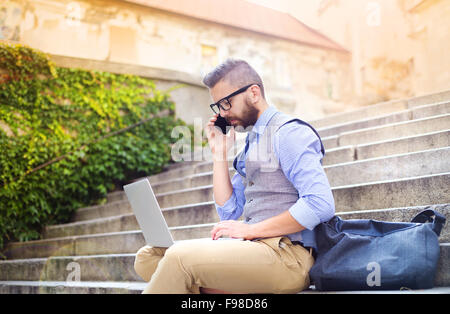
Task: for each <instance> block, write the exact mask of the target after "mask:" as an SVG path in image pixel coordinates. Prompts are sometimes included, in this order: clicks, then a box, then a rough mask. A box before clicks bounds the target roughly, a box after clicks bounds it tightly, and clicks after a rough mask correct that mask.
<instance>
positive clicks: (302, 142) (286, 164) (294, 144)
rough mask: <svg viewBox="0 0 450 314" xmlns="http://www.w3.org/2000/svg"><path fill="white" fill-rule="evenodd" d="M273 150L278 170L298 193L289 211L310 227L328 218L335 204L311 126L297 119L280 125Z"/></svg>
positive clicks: (318, 145) (301, 222)
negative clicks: (279, 169) (278, 164)
mask: <svg viewBox="0 0 450 314" xmlns="http://www.w3.org/2000/svg"><path fill="white" fill-rule="evenodd" d="M274 152H275V154H276V156H278V159H279V162H280V166H281V169H282V171H283V173H284V174H285V176H286V178H287V179H288V180H289V181H290V182H291V183H292V184H293V185H294V187H295V188H296V190H297V191H298V194H299V199H298V201H297V202H296V203H295V204H294V205H293V206H291V208H290V209H289V213H290V214H291V215H292V217H293V218H294V219H295V220H296V221H297V222H298V223H299V224H301V225H302V226H303V227H305V228H306V229H308V230H313V229H314V228H315V227H316V226H317V225H318V224H319V223H321V222H325V221H328V220H330V219H331V218H332V217H333V216H334V213H335V204H334V198H333V194H332V192H331V187H330V184H329V182H328V178H327V176H326V174H325V171H324V169H323V167H322V164H321V160H322V158H323V155H322V152H321V145H320V140H319V138H318V137H317V135H316V134H315V133H314V132H313V131H312V129H311V128H310V127H308V126H306V125H303V124H300V123H299V122H290V123H288V124H286V125H284V126H282V127H281V128H280V129H279V131H278V132H277V133H276V136H275V138H274Z"/></svg>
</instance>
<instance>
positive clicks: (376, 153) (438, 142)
mask: <svg viewBox="0 0 450 314" xmlns="http://www.w3.org/2000/svg"><path fill="white" fill-rule="evenodd" d="M449 146H450V130H445V131H438V132H431V133H425V134H420V135H415V136H408V137H403V138H399V139H394V140H387V141H381V142H373V143H368V144H361V145H348V146H343V147H336V148H332V149H328V150H326V153H325V157H324V158H323V161H322V164H323V166H329V165H335V164H339V163H345V162H351V161H357V160H365V159H370V158H377V157H388V156H391V155H397V154H406V153H414V152H418V151H423V150H429V149H434V148H441V147H449Z"/></svg>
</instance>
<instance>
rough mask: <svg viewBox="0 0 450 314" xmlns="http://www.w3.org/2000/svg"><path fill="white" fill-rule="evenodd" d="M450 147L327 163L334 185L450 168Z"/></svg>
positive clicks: (366, 181)
mask: <svg viewBox="0 0 450 314" xmlns="http://www.w3.org/2000/svg"><path fill="white" fill-rule="evenodd" d="M449 160H450V147H444V148H436V149H431V150H426V151H421V152H415V153H407V154H399V155H392V156H389V157H378V158H372V159H366V160H361V161H352V162H348V163H342V164H336V165H332V166H325V167H324V170H325V173H326V175H327V177H328V181H329V182H330V185H331V186H332V187H334V186H342V185H349V184H358V183H368V182H374V181H384V180H394V179H402V178H408V177H419V176H424V175H432V174H438V173H444V172H448V171H450V162H449Z"/></svg>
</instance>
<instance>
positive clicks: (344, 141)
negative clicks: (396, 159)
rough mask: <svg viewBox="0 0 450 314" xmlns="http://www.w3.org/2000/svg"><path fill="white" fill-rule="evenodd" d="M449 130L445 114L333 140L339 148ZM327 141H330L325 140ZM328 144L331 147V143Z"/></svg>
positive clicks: (448, 118) (359, 131)
mask: <svg viewBox="0 0 450 314" xmlns="http://www.w3.org/2000/svg"><path fill="white" fill-rule="evenodd" d="M448 129H450V114H443V115H439V116H433V117H427V118H423V119H417V120H412V121H405V122H398V123H393V124H387V125H383V126H378V127H372V128H367V129H363V130H356V131H349V132H343V133H341V134H340V135H339V136H338V137H337V138H335V137H333V138H332V140H336V141H337V143H336V144H337V145H338V146H346V145H360V144H366V143H371V142H377V141H383V140H391V139H396V138H400V137H406V136H412V135H419V134H424V133H430V132H437V131H443V130H448ZM325 140H328V139H327V138H325ZM327 143H328V145H330V143H329V142H327ZM324 145H325V144H324ZM335 147H337V146H335ZM329 148H332V147H329Z"/></svg>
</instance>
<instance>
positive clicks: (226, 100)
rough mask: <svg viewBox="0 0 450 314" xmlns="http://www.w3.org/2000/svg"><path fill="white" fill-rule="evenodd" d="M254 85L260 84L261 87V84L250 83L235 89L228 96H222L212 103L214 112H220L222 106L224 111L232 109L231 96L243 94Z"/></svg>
mask: <svg viewBox="0 0 450 314" xmlns="http://www.w3.org/2000/svg"><path fill="white" fill-rule="evenodd" d="M253 85H258V86H259V87H261V86H260V85H259V84H250V85H247V86H244V87H242V88H241V89H238V90H237V91H235V92H234V93H231V94H230V95H228V96H227V97H224V98H222V99H221V100H219V101H218V102H216V103H215V104H211V105H210V107H211V109H212V111H213V112H214V113H220V108H222V110H224V111H228V110H230V109H231V102H230V98H231V97H234V96H236V95H239V94H242V93H243V92H246V91H247V89H249V88H250V87H252V86H253Z"/></svg>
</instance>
